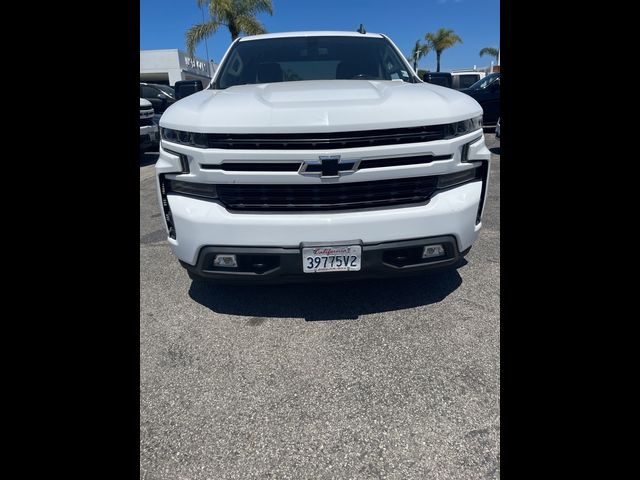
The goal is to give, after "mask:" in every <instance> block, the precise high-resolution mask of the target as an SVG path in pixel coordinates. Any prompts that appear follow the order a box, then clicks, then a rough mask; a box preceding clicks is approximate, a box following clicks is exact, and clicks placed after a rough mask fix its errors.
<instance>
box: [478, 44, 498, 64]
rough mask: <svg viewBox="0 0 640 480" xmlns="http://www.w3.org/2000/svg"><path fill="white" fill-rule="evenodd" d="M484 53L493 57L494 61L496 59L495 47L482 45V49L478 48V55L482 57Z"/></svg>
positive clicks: (496, 51)
mask: <svg viewBox="0 0 640 480" xmlns="http://www.w3.org/2000/svg"><path fill="white" fill-rule="evenodd" d="M484 55H489V56H491V57H493V58H495V59H496V62H497V61H498V49H497V48H493V47H484V48H483V49H482V50H480V56H481V57H482V56H484Z"/></svg>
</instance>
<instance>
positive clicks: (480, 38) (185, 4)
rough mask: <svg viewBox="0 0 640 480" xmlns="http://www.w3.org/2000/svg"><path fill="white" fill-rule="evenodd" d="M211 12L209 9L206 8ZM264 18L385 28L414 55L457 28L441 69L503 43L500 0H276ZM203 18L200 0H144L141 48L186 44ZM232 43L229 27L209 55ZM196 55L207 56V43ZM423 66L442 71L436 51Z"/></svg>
mask: <svg viewBox="0 0 640 480" xmlns="http://www.w3.org/2000/svg"><path fill="white" fill-rule="evenodd" d="M204 13H205V16H206V14H207V11H206V8H205V10H204ZM258 19H259V20H260V21H261V22H262V23H263V25H264V26H265V28H266V29H267V31H268V32H271V33H273V32H287V31H301V30H349V31H355V30H357V29H358V27H359V25H360V24H361V23H362V24H363V25H364V27H365V29H366V31H367V32H371V33H384V34H385V35H387V36H388V37H389V38H391V40H393V42H394V43H395V44H396V45H397V46H398V48H399V49H400V50H401V51H402V53H404V54H405V56H409V55H410V53H411V50H412V49H413V46H414V45H415V42H416V40H417V39H420V40H421V41H424V35H425V33H427V32H435V31H436V30H437V29H438V28H440V27H444V28H451V29H453V30H454V31H455V33H457V34H458V35H459V36H460V37H461V38H462V41H463V43H462V44H456V45H455V46H453V47H451V48H449V49H447V50H445V51H444V52H443V53H442V57H441V59H440V63H441V70H442V71H449V70H452V69H456V68H472V67H473V66H474V65H477V66H478V67H484V66H488V65H489V64H490V63H491V60H492V57H489V56H486V55H485V56H484V57H480V55H479V54H478V53H479V52H480V49H482V48H484V47H494V48H497V47H498V46H499V42H500V1H499V0H395V1H394V0H323V1H313V0H273V16H269V15H268V14H260V15H259V16H258ZM201 22H202V12H201V10H200V9H199V8H198V7H197V5H196V0H140V49H141V50H156V49H164V48H178V49H180V50H186V48H185V32H186V31H187V29H188V28H189V27H190V26H191V25H193V24H195V23H201ZM230 43H231V35H230V34H229V31H228V30H227V29H226V27H221V28H220V29H219V30H218V32H217V33H215V34H214V35H213V36H211V37H209V39H208V40H207V47H208V51H209V59H211V60H213V61H214V62H216V63H219V62H220V60H221V58H222V56H223V55H224V53H225V51H226V50H227V48H228V47H229V45H230ZM196 56H197V57H200V58H202V59H206V58H207V55H206V49H205V43H204V42H202V43H201V44H200V45H198V47H197V48H196ZM418 68H422V69H424V70H431V71H435V70H436V56H435V53H434V52H430V53H429V54H427V56H426V57H424V58H422V59H421V60H420V62H419V63H418Z"/></svg>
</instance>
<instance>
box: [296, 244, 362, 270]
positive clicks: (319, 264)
mask: <svg viewBox="0 0 640 480" xmlns="http://www.w3.org/2000/svg"><path fill="white" fill-rule="evenodd" d="M361 261H362V247H361V246H360V245H344V246H335V245H332V246H330V247H308V248H303V249H302V268H303V270H304V273H324V272H357V271H358V270H360V263H361Z"/></svg>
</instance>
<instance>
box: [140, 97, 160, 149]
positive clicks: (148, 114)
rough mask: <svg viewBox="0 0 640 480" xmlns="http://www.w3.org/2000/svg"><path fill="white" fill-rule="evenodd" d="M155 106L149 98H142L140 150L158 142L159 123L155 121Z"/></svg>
mask: <svg viewBox="0 0 640 480" xmlns="http://www.w3.org/2000/svg"><path fill="white" fill-rule="evenodd" d="M154 113H155V112H154V110H153V106H152V105H151V102H150V101H149V100H145V99H144V98H141V99H140V151H144V150H146V149H147V148H149V147H150V146H151V145H153V144H154V143H158V141H159V138H158V125H156V124H155V123H154V122H153V115H154Z"/></svg>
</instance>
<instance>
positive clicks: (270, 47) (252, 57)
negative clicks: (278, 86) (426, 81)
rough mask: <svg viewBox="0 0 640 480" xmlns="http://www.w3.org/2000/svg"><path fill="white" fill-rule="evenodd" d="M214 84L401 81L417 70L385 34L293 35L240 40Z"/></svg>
mask: <svg viewBox="0 0 640 480" xmlns="http://www.w3.org/2000/svg"><path fill="white" fill-rule="evenodd" d="M220 69H221V70H220V74H219V75H218V77H217V80H216V82H215V85H212V88H219V89H223V88H228V87H233V86H236V85H249V84H258V83H273V82H295V81H303V80H339V79H344V80H398V81H405V82H409V83H413V82H414V81H415V79H414V77H413V75H411V73H410V72H409V71H408V69H407V67H406V65H405V64H404V62H403V61H402V59H401V58H400V56H399V55H398V54H397V52H396V51H395V49H394V48H393V47H392V46H391V45H390V43H389V42H388V41H387V40H386V39H384V38H371V37H362V38H359V37H337V36H336V37H332V36H327V37H320V36H318V37H288V38H270V39H264V40H245V41H240V42H238V43H236V44H235V45H234V47H233V48H232V50H231V52H230V53H229V56H228V58H227V59H226V60H225V62H224V63H223V64H222V65H221V67H220Z"/></svg>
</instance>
